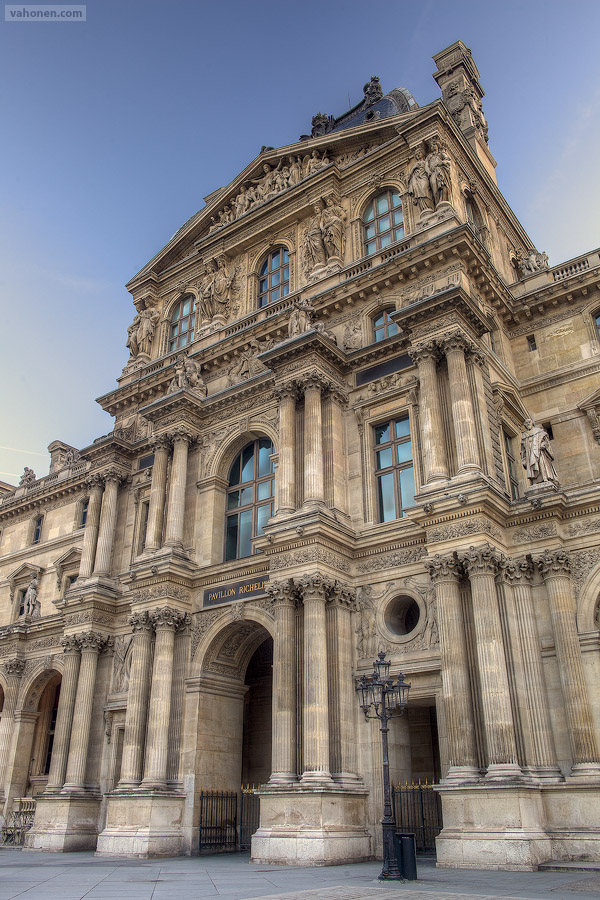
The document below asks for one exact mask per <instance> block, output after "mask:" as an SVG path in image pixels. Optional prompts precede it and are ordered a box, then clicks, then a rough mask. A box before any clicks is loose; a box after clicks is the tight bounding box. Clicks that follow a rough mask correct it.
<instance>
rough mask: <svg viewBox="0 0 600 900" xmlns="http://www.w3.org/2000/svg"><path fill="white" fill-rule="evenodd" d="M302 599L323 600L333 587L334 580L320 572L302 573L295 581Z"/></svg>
mask: <svg viewBox="0 0 600 900" xmlns="http://www.w3.org/2000/svg"><path fill="white" fill-rule="evenodd" d="M296 584H297V585H298V588H299V590H300V593H301V595H302V599H303V601H304V602H306V601H307V600H323V601H325V600H326V599H327V597H328V595H329V594H330V592H331V590H332V588H333V587H334V582H333V581H332V580H331V579H330V578H328V577H327V576H326V575H322V574H321V572H314V573H313V574H312V575H304V576H303V577H302V578H299V579H298V581H297V582H296Z"/></svg>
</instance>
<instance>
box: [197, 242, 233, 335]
mask: <svg viewBox="0 0 600 900" xmlns="http://www.w3.org/2000/svg"><path fill="white" fill-rule="evenodd" d="M234 281H235V273H232V274H230V273H229V272H228V271H227V266H226V264H225V259H224V258H223V257H222V256H221V257H219V259H210V260H208V262H207V263H206V272H205V274H204V277H203V278H202V280H201V281H200V287H199V290H198V309H199V312H200V321H201V322H202V323H207V322H212V320H213V319H214V317H215V316H216V315H223V316H227V315H228V313H229V311H230V310H229V306H230V302H231V299H232V296H233V284H234Z"/></svg>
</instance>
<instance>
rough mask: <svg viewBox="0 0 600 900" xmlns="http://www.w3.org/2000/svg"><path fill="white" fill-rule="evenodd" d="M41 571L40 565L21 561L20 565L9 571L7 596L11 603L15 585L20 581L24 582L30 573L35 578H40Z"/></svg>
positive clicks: (29, 576)
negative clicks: (8, 593) (8, 591)
mask: <svg viewBox="0 0 600 900" xmlns="http://www.w3.org/2000/svg"><path fill="white" fill-rule="evenodd" d="M43 571H44V570H43V568H42V567H41V566H35V565H33V563H22V565H20V566H19V567H18V568H17V569H15V570H14V571H13V572H11V573H10V575H9V576H8V579H7V581H8V584H9V588H10V595H9V596H10V601H11V603H12V601H13V599H14V596H15V590H16V588H17V585H19V584H21V583H23V584H25V583H26V582H27V581H28V580H29V579H30V578H31V577H32V575H35V576H36V578H40V576H41V574H42V572H43Z"/></svg>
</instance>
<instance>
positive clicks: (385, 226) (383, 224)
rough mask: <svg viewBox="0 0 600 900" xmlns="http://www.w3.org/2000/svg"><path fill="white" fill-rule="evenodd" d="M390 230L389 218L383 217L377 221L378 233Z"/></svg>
mask: <svg viewBox="0 0 600 900" xmlns="http://www.w3.org/2000/svg"><path fill="white" fill-rule="evenodd" d="M390 228H391V223H390V217H389V216H384V217H383V219H380V220H379V233H380V234H381V232H382V231H389V230H390Z"/></svg>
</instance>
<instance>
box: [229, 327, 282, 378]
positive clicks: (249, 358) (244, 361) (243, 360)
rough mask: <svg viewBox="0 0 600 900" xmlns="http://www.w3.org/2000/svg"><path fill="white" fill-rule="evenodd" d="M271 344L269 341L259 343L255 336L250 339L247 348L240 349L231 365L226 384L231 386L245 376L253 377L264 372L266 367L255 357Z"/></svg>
mask: <svg viewBox="0 0 600 900" xmlns="http://www.w3.org/2000/svg"><path fill="white" fill-rule="evenodd" d="M270 346H271V341H263V342H262V343H259V342H258V341H257V340H256V339H255V338H253V339H252V340H251V341H250V346H249V347H248V349H247V350H242V352H241V353H240V355H239V356H238V358H237V360H236V361H235V362H234V363H233V364H232V365H231V367H230V369H229V373H228V375H227V385H228V386H232V385H234V384H239V383H240V382H241V381H246V379H247V378H254V376H255V375H260V374H261V372H266V371H267V367H266V366H265V365H264V363H262V362H261V361H260V359H257V356H258V354H259V353H264V352H265V351H266V350H268V349H269V348H270Z"/></svg>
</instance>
